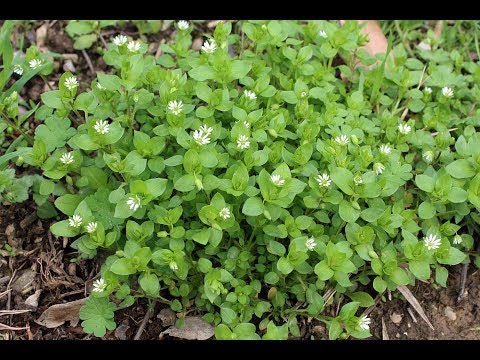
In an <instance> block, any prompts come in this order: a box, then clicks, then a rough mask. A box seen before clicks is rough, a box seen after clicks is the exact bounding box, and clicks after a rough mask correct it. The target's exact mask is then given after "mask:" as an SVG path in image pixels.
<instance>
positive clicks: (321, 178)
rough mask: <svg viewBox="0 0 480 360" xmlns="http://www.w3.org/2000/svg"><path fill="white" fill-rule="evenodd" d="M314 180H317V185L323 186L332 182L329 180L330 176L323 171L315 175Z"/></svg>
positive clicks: (327, 185)
mask: <svg viewBox="0 0 480 360" xmlns="http://www.w3.org/2000/svg"><path fill="white" fill-rule="evenodd" d="M316 180H317V182H318V185H319V186H323V187H329V186H330V184H331V183H332V180H330V176H328V174H326V173H323V174H322V175H320V174H319V175H317V178H316Z"/></svg>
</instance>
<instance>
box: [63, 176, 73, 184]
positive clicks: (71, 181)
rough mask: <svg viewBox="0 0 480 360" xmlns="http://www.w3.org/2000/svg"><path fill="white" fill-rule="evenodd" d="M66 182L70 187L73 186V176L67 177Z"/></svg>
mask: <svg viewBox="0 0 480 360" xmlns="http://www.w3.org/2000/svg"><path fill="white" fill-rule="evenodd" d="M65 181H66V182H67V184H68V185H73V179H72V177H71V176H69V175H67V176H65Z"/></svg>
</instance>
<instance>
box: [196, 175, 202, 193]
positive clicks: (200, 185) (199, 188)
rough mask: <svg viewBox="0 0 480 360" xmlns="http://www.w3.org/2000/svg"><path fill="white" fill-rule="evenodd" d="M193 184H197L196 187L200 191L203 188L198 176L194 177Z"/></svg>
mask: <svg viewBox="0 0 480 360" xmlns="http://www.w3.org/2000/svg"><path fill="white" fill-rule="evenodd" d="M195 185H197V189H198V190H199V191H200V190H202V189H203V184H202V180H200V179H198V178H195Z"/></svg>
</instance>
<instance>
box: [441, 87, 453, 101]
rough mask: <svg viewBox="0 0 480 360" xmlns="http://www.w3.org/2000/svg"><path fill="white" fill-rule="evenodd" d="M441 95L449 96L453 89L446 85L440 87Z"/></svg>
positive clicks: (451, 94)
mask: <svg viewBox="0 0 480 360" xmlns="http://www.w3.org/2000/svg"><path fill="white" fill-rule="evenodd" d="M442 95H443V96H445V97H447V98H449V97H452V96H453V89H452V88H449V87H448V86H444V87H443V88H442Z"/></svg>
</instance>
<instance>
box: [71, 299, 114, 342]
mask: <svg viewBox="0 0 480 360" xmlns="http://www.w3.org/2000/svg"><path fill="white" fill-rule="evenodd" d="M115 310H116V306H115V304H114V303H112V302H110V301H109V300H108V297H94V296H90V297H89V298H88V299H87V301H86V302H85V305H83V306H82V307H81V308H80V314H79V316H80V319H81V320H83V321H82V327H83V331H85V332H86V333H87V334H93V335H95V336H98V337H102V336H105V334H106V333H107V330H115V328H116V326H117V325H116V324H115V320H114V312H115Z"/></svg>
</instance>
